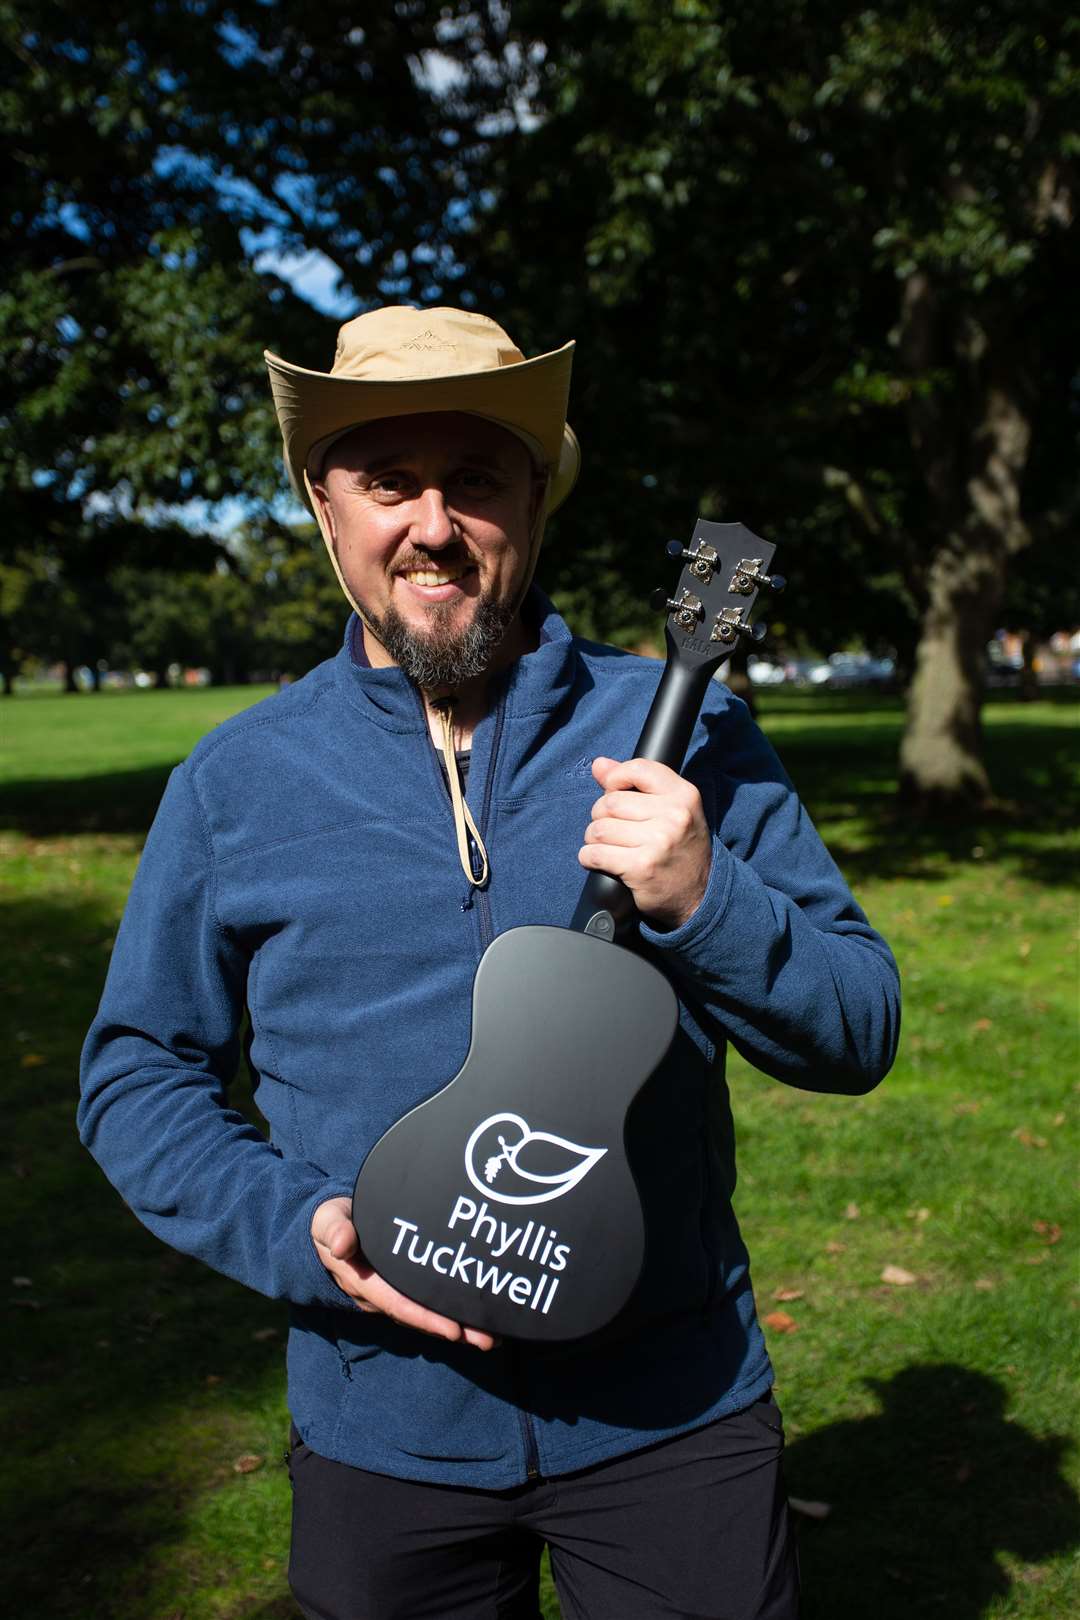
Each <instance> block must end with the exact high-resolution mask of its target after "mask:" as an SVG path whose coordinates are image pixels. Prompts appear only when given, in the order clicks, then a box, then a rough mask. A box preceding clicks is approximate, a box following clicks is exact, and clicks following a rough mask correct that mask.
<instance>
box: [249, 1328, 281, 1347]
mask: <svg viewBox="0 0 1080 1620" xmlns="http://www.w3.org/2000/svg"><path fill="white" fill-rule="evenodd" d="M277 1336H278V1330H277V1328H256V1329H255V1332H254V1333H253V1334H252V1335H251V1337H252V1338H253V1339H256V1340H257V1341H258V1342H259V1343H260V1344H262V1343H265V1342H266V1340H267V1339H276V1338H277Z"/></svg>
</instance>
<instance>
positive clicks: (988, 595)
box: [900, 272, 1031, 813]
mask: <svg viewBox="0 0 1080 1620" xmlns="http://www.w3.org/2000/svg"><path fill="white" fill-rule="evenodd" d="M946 324H947V322H946V321H945V320H944V319H943V317H942V315H941V312H940V311H939V310H938V308H937V307H936V300H935V298H934V293H933V289H932V287H931V286H930V283H929V281H928V279H927V277H926V276H925V275H924V274H923V273H921V272H917V273H916V274H915V275H913V276H912V277H910V278H909V280H908V283H907V286H906V288H905V294H904V308H903V321H902V339H901V341H902V346H903V348H904V351H905V357H906V359H907V361H908V365H909V367H910V369H911V372H912V374H913V375H914V376H915V377H916V379H921V378H925V377H927V375H928V374H929V373H930V372H931V369H932V368H933V367H934V366H935V365H938V364H940V362H941V359H942V358H943V357H944V352H945V351H947V352H948V357H949V359H950V360H952V362H953V363H954V364H955V365H956V367H957V370H958V372H959V375H960V377H961V378H962V379H963V382H964V384H965V385H966V386H965V387H964V388H963V389H960V388H956V389H954V390H952V391H950V392H949V394H948V395H946V394H945V391H942V390H936V389H934V388H933V387H931V388H928V389H925V390H920V389H919V388H918V387H917V388H916V389H915V390H914V391H913V398H912V403H911V407H910V413H909V422H910V430H911V442H912V449H913V451H914V453H915V456H916V459H917V461H918V463H919V466H920V469H921V472H922V475H923V480H924V483H925V486H926V491H927V495H928V497H929V505H930V510H931V512H932V513H933V514H934V517H935V518H936V520H937V527H938V529H939V532H941V533H942V534H943V535H944V536H945V537H946V538H945V540H944V542H943V543H942V544H941V545H940V546H939V547H938V548H937V549H936V551H935V552H934V553H933V556H932V559H931V562H930V566H929V569H928V571H927V575H926V579H925V590H926V598H927V600H926V612H925V616H924V619H923V625H922V631H921V634H920V638H919V643H918V647H917V648H916V652H915V674H914V678H913V680H912V683H911V688H910V691H909V694H908V713H907V726H906V729H905V732H904V737H903V741H902V742H901V745H900V796H901V799H902V800H903V801H904V802H905V803H907V804H909V805H911V806H913V807H914V808H916V809H918V810H922V811H928V812H931V813H934V812H942V811H944V812H958V811H959V812H964V811H968V810H971V809H973V808H977V807H978V806H979V805H983V804H986V803H987V802H988V801H989V800H990V798H991V787H990V779H989V776H988V774H987V770H986V766H985V764H984V763H983V758H982V736H981V728H980V724H979V711H980V706H981V703H982V676H983V662H984V658H985V649H986V644H987V642H988V641H989V639H990V636H991V634H992V632H993V629H994V621H995V616H996V614H997V612H998V609H999V607H1000V604H1001V599H1002V595H1003V592H1004V589H1005V576H1006V570H1007V567H1008V560H1009V557H1010V555H1012V554H1013V553H1014V552H1016V551H1019V550H1021V549H1022V548H1023V547H1024V546H1025V545H1027V544H1028V543H1029V541H1030V538H1031V537H1030V534H1029V532H1028V529H1027V526H1026V524H1025V523H1024V521H1023V519H1022V517H1021V515H1020V481H1021V478H1022V476H1023V472H1024V467H1025V465H1026V463H1027V455H1028V446H1029V443H1030V438H1031V427H1030V422H1029V420H1028V417H1027V414H1026V412H1025V411H1024V409H1023V408H1022V405H1021V403H1020V388H1019V386H1018V385H1017V382H1016V367H1015V365H1014V366H1012V367H1010V365H1009V363H1008V355H1007V352H1003V351H1007V349H1008V337H1007V336H1003V335H1002V334H1001V333H998V334H996V336H995V341H994V342H993V343H992V342H991V340H990V339H989V338H988V337H987V334H986V333H985V332H984V331H983V329H982V328H981V327H980V326H979V325H978V324H977V323H976V322H975V321H974V320H966V321H961V322H960V323H959V325H958V326H957V327H955V328H954V329H953V330H952V331H951V332H949V333H948V335H946V333H945V331H944V330H943V328H944V327H945V326H946Z"/></svg>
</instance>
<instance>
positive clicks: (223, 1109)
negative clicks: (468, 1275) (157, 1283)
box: [78, 766, 352, 1307]
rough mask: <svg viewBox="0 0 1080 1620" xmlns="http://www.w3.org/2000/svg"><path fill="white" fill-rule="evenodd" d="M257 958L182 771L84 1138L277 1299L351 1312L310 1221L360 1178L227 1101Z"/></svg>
mask: <svg viewBox="0 0 1080 1620" xmlns="http://www.w3.org/2000/svg"><path fill="white" fill-rule="evenodd" d="M247 968H248V959H247V956H246V953H245V952H244V951H243V950H242V949H241V948H240V947H239V945H238V944H237V942H236V941H235V940H234V939H231V938H230V937H229V935H228V934H227V933H226V931H225V930H224V929H223V928H222V927H221V925H220V923H219V921H218V918H217V916H216V914H215V910H214V884H213V862H212V858H211V850H210V844H209V837H208V834H207V832H206V830H205V826H204V822H203V817H202V814H201V810H200V807H199V805H198V803H197V801H196V798H195V794H194V790H193V788H192V785H191V782H190V778H189V773H188V768H187V767H186V766H180V767H179V768H178V769H177V770H176V771H174V772H173V774H172V777H171V779H170V781H169V785H168V787H167V789H166V792H165V796H164V798H163V799H162V802H161V806H160V808H159V810H158V814H157V816H156V818H155V820H154V825H153V827H152V828H151V830H150V835H149V837H148V839H147V842H146V847H145V849H144V851H143V855H142V859H141V861H140V863H139V869H138V872H137V874H136V877H135V882H134V885H133V887H132V890H131V895H130V897H129V899H128V904H127V908H126V911H125V913H124V918H123V922H122V924H121V927H120V931H119V934H118V936H117V940H116V946H115V949H114V951H113V956H112V961H111V963H110V966H109V973H108V977H107V979H106V983H105V990H104V993H103V995H102V998H101V1005H100V1007H99V1009H98V1014H97V1017H96V1018H95V1020H94V1022H93V1024H92V1026H91V1028H90V1032H89V1034H88V1036H87V1039H86V1043H85V1046H84V1048H83V1057H82V1076H81V1079H82V1095H81V1101H80V1104H79V1110H78V1124H79V1134H80V1136H81V1138H82V1140H83V1142H84V1144H85V1145H86V1147H87V1148H89V1150H90V1152H91V1153H92V1154H93V1155H94V1157H95V1158H96V1159H97V1161H98V1163H99V1164H100V1165H101V1167H102V1169H103V1170H104V1171H105V1174H106V1175H107V1176H108V1177H109V1180H110V1181H111V1182H112V1183H113V1185H114V1186H115V1187H116V1188H117V1190H118V1191H119V1192H120V1194H121V1196H122V1197H123V1198H124V1199H125V1201H126V1202H127V1203H128V1204H129V1205H130V1207H131V1209H132V1210H133V1211H134V1213H135V1214H136V1215H137V1216H138V1218H139V1220H140V1221H142V1222H143V1224H144V1225H146V1226H147V1227H149V1229H150V1230H151V1231H152V1232H153V1233H155V1235H156V1236H158V1237H160V1238H162V1239H164V1241H165V1242H166V1243H169V1244H171V1245H172V1246H173V1247H174V1248H176V1249H180V1250H182V1251H183V1252H184V1253H186V1254H191V1255H195V1256H197V1257H198V1258H199V1259H200V1260H204V1261H206V1263H207V1264H208V1265H211V1266H213V1267H214V1268H215V1269H216V1270H218V1271H222V1272H224V1273H225V1274H226V1275H227V1276H230V1277H234V1278H236V1279H237V1281H239V1282H242V1283H245V1284H247V1285H248V1286H249V1287H251V1288H254V1289H257V1290H258V1291H259V1292H260V1293H263V1294H267V1295H269V1296H270V1297H271V1298H275V1299H289V1300H291V1301H292V1302H293V1303H295V1304H300V1305H305V1304H323V1305H335V1306H345V1307H348V1305H349V1301H348V1299H347V1296H346V1295H345V1294H343V1293H342V1292H341V1291H340V1290H339V1289H338V1287H337V1285H336V1284H335V1283H334V1281H333V1279H332V1278H331V1277H330V1275H329V1273H328V1272H327V1271H326V1270H325V1268H324V1267H323V1266H322V1264H321V1263H320V1261H319V1258H318V1255H317V1254H316V1252H315V1248H314V1245H313V1243H312V1241H311V1235H310V1227H311V1217H312V1215H313V1213H314V1211H315V1208H316V1206H317V1205H318V1204H320V1203H322V1202H323V1200H324V1199H327V1198H331V1197H334V1196H335V1195H338V1194H348V1193H350V1192H351V1190H352V1189H351V1188H350V1187H345V1186H342V1185H339V1184H338V1183H336V1182H332V1181H330V1180H329V1179H328V1178H327V1176H326V1175H325V1174H324V1173H323V1171H321V1170H320V1169H319V1168H318V1166H316V1165H313V1164H309V1163H306V1162H305V1161H303V1160H299V1159H293V1158H289V1159H284V1158H283V1157H282V1156H281V1154H280V1153H279V1152H278V1151H277V1149H276V1148H275V1147H273V1146H272V1145H271V1144H270V1143H269V1142H267V1141H266V1140H265V1138H264V1137H263V1136H262V1135H261V1134H260V1133H259V1132H258V1131H257V1130H256V1129H255V1128H254V1127H253V1126H252V1125H250V1124H249V1123H248V1122H247V1121H246V1120H245V1119H244V1118H243V1117H242V1116H241V1115H240V1114H239V1113H237V1112H236V1111H235V1109H232V1108H230V1107H229V1106H228V1103H227V1096H226V1088H227V1086H228V1083H229V1082H230V1080H231V1079H232V1078H233V1076H234V1074H235V1072H236V1068H237V1065H238V1062H239V1057H240V1038H239V1029H240V1023H241V1019H242V1017H243V1012H244V1005H245V991H246V985H247Z"/></svg>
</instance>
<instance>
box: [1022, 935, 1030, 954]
mask: <svg viewBox="0 0 1080 1620" xmlns="http://www.w3.org/2000/svg"><path fill="white" fill-rule="evenodd" d="M1020 955H1021V956H1024V957H1027V956H1030V955H1031V941H1030V939H1022V940H1021V941H1020Z"/></svg>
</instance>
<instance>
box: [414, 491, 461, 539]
mask: <svg viewBox="0 0 1080 1620" xmlns="http://www.w3.org/2000/svg"><path fill="white" fill-rule="evenodd" d="M459 538H460V536H459V534H458V529H457V524H456V523H455V522H454V519H453V518H452V517H451V516H450V513H449V511H448V510H447V506H446V501H445V499H444V497H443V492H442V490H441V489H439V488H438V487H437V486H436V485H431V484H429V485H428V486H427V487H426V488H425V489H424V490H423V491H422V492H421V494H420V495H419V497H418V498H417V502H416V507H415V510H414V513H413V540H414V542H415V544H417V545H421V546H427V547H437V546H449V545H453V543H454V541H455V540H457V539H459Z"/></svg>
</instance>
